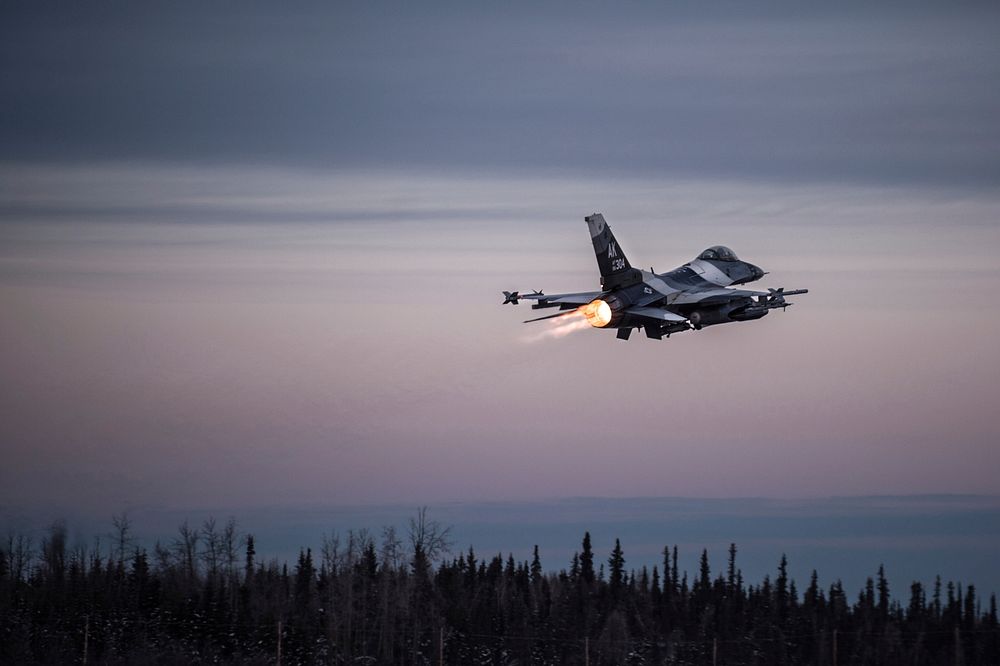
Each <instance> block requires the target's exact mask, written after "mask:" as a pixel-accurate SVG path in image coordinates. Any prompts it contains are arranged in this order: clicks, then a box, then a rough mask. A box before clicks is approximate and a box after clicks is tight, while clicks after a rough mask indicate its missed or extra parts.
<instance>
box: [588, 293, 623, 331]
mask: <svg viewBox="0 0 1000 666" xmlns="http://www.w3.org/2000/svg"><path fill="white" fill-rule="evenodd" d="M627 307H628V303H625V302H624V301H623V299H622V298H621V297H620V296H619V295H618V294H606V295H605V296H604V298H595V299H594V300H592V301H591V302H590V303H587V304H586V305H583V306H581V307H580V312H581V313H583V316H584V317H586V318H587V323H588V324H590V325H591V326H593V327H594V328H607V327H609V326H610V327H614V326H615V325H616V324H617V323H618V322H620V321H621V320H622V313H623V312H624V311H625V308H627Z"/></svg>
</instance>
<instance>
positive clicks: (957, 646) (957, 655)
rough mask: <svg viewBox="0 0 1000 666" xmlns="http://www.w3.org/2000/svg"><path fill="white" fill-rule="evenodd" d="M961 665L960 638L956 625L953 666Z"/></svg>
mask: <svg viewBox="0 0 1000 666" xmlns="http://www.w3.org/2000/svg"><path fill="white" fill-rule="evenodd" d="M961 663H962V636H961V634H959V633H958V625H957V624H956V625H955V666H958V665H959V664H961Z"/></svg>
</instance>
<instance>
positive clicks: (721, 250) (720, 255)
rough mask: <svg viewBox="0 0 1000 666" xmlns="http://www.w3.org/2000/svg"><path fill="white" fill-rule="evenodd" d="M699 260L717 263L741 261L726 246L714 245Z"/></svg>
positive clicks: (700, 255) (699, 256)
mask: <svg viewBox="0 0 1000 666" xmlns="http://www.w3.org/2000/svg"><path fill="white" fill-rule="evenodd" d="M698 258H699V259H714V260H715V261H739V259H738V258H737V256H736V253H735V252H733V251H732V250H730V249H729V248H728V247H726V246H725V245H713V246H712V247H710V248H708V249H707V250H705V251H704V252H702V253H701V254H699V255H698Z"/></svg>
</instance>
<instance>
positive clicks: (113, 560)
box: [0, 510, 1000, 665]
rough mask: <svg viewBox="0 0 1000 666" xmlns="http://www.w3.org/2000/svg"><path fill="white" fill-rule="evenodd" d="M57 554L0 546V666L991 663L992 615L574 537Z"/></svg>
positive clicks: (211, 532) (330, 539) (98, 548)
mask: <svg viewBox="0 0 1000 666" xmlns="http://www.w3.org/2000/svg"><path fill="white" fill-rule="evenodd" d="M112 525H113V528H114V531H113V533H112V534H111V535H110V536H106V537H105V538H104V539H97V540H95V542H94V544H93V545H91V546H89V547H88V546H85V545H81V544H75V545H73V546H70V544H69V542H68V539H67V531H66V527H65V525H63V524H61V523H57V524H55V525H53V526H52V527H51V528H50V529H49V530H48V531H47V533H46V534H45V536H44V537H43V538H41V539H40V540H39V542H38V543H37V545H36V544H34V543H32V541H31V540H29V539H28V538H27V537H25V536H23V535H20V536H19V535H11V536H9V537H8V538H7V539H6V541H5V543H4V544H3V546H2V547H0V663H5V664H6V663H11V664H21V663H60V664H63V663H136V664H145V663H160V664H174V663H176V664H187V663H204V662H236V663H249V664H274V663H278V664H342V663H369V664H463V665H465V664H586V665H589V664H595V665H599V664H636V665H638V664H819V665H823V664H998V663H1000V629H998V624H997V608H996V597H995V595H991V596H990V597H989V599H988V600H986V601H984V600H983V599H981V598H980V596H979V595H978V594H977V593H976V590H975V588H974V586H972V585H968V586H965V587H963V586H961V585H958V584H955V583H953V582H947V583H942V581H941V579H940V577H938V578H937V579H936V580H935V582H934V585H933V588H932V589H930V590H926V589H924V586H923V585H922V584H921V583H920V582H914V583H913V584H912V585H911V586H910V589H909V590H908V591H906V594H898V593H897V594H896V595H893V594H891V593H890V590H889V585H888V582H887V581H886V576H885V572H884V571H883V569H882V568H881V567H880V568H879V570H878V572H877V573H876V575H875V576H874V577H872V578H869V579H868V580H867V583H866V584H865V586H864V587H863V588H862V589H861V590H860V591H859V592H858V593H857V594H856V595H854V596H849V594H848V592H847V591H845V590H844V589H843V586H842V585H841V583H840V582H839V581H838V582H835V583H833V584H832V585H830V586H829V587H828V588H823V587H821V586H820V585H819V584H818V577H817V574H816V572H815V571H814V572H813V573H812V576H811V578H810V580H809V581H808V583H807V584H806V585H805V589H800V587H799V586H798V585H797V583H796V581H794V580H792V579H791V578H790V577H789V575H788V563H787V560H786V559H785V557H784V556H782V558H781V560H780V562H778V563H777V567H776V569H775V572H774V576H773V578H772V576H770V575H769V576H765V577H764V579H763V580H762V581H759V582H755V583H751V582H748V581H745V580H744V578H743V574H742V572H741V571H740V569H739V567H738V566H737V548H736V546H735V545H732V546H731V547H730V549H729V557H728V561H727V562H726V564H725V566H724V567H721V568H719V569H718V570H713V569H712V567H711V566H710V563H709V558H708V554H707V551H702V553H701V559H700V565H699V568H698V571H697V572H693V573H692V575H690V576H689V575H688V572H687V571H681V570H680V568H679V567H678V563H677V559H678V552H677V547H676V546H674V547H673V548H670V547H664V549H663V560H662V564H661V565H657V566H654V567H653V568H652V570H649V569H648V568H647V567H642V568H639V569H635V568H629V567H628V566H627V559H626V556H625V551H624V549H623V547H622V545H621V544H620V543H619V542H618V541H617V540H616V542H615V547H614V549H613V550H612V552H611V553H610V555H609V557H608V558H607V559H603V558H600V559H599V558H598V557H597V556H596V555H595V553H594V550H593V548H592V546H591V540H590V534H589V533H586V534H584V535H583V539H582V542H581V547H580V550H579V551H577V552H576V553H575V554H574V555H573V557H572V559H571V561H570V562H569V563H568V566H567V567H565V568H563V569H560V570H558V571H554V570H548V569H546V568H545V567H544V566H543V564H542V562H541V559H540V558H539V555H538V547H537V546H536V547H535V549H534V554H533V557H532V558H531V559H530V560H526V561H518V560H515V558H514V557H513V556H511V555H508V556H506V557H503V556H502V555H499V554H498V555H492V556H489V557H483V556H481V555H479V554H477V553H476V552H475V551H474V550H473V549H472V548H469V550H468V551H465V552H460V553H457V554H454V553H451V552H450V546H451V543H450V530H449V529H448V528H446V527H443V526H442V525H440V524H439V523H438V522H436V521H433V520H429V519H428V517H427V514H426V511H425V510H420V511H419V512H418V513H417V515H416V516H415V517H414V518H413V519H411V520H410V524H409V529H408V530H405V531H403V532H402V533H400V532H399V531H397V530H396V529H394V528H393V527H386V528H384V529H383V530H382V531H381V533H379V534H374V533H371V532H369V531H366V530H360V531H350V532H347V533H346V535H344V536H343V537H341V536H338V535H337V534H330V535H327V536H325V537H324V538H323V540H322V546H321V547H320V549H319V550H318V551H316V552H314V551H313V550H311V549H309V548H304V549H302V550H301V551H300V553H299V556H298V558H297V561H296V562H295V563H294V565H293V566H291V567H289V566H288V564H287V563H280V562H278V561H277V560H274V559H270V560H266V561H264V560H261V559H260V558H258V557H257V550H256V549H257V543H256V542H255V540H254V537H253V535H252V534H242V533H240V531H239V529H238V527H237V525H236V522H235V521H234V520H231V519H230V520H229V521H227V522H225V523H223V524H219V523H217V522H216V521H215V520H214V519H209V520H207V521H206V522H205V523H204V524H203V525H201V526H200V527H191V526H189V525H188V524H187V523H185V524H183V525H181V526H180V527H179V529H178V531H177V534H176V536H175V537H174V539H173V540H172V541H170V542H168V543H162V542H158V543H156V544H155V545H154V546H153V547H152V549H147V548H144V547H141V546H138V545H136V542H135V539H134V538H133V532H132V526H131V523H130V521H129V520H128V518H127V516H124V515H119V516H115V517H114V519H113V521H112Z"/></svg>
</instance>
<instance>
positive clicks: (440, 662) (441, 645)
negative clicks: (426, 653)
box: [438, 627, 444, 666]
mask: <svg viewBox="0 0 1000 666" xmlns="http://www.w3.org/2000/svg"><path fill="white" fill-rule="evenodd" d="M438 666H444V627H441V628H440V629H438Z"/></svg>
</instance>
